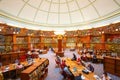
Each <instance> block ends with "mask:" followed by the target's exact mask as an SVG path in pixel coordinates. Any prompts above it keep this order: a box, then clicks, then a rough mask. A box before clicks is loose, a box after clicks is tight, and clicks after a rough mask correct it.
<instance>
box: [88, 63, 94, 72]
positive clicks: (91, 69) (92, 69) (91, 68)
mask: <svg viewBox="0 0 120 80" xmlns="http://www.w3.org/2000/svg"><path fill="white" fill-rule="evenodd" d="M87 69H88V70H90V71H91V72H94V67H93V66H92V65H91V64H88V66H87Z"/></svg>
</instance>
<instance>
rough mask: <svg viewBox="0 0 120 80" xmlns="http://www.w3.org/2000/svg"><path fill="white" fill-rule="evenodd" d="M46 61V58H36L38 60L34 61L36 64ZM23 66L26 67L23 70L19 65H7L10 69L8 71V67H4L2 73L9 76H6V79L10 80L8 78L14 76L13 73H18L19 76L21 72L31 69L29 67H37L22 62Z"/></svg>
mask: <svg viewBox="0 0 120 80" xmlns="http://www.w3.org/2000/svg"><path fill="white" fill-rule="evenodd" d="M45 60H46V59H45V58H41V59H39V58H36V59H33V62H34V63H39V62H43V61H45ZM21 64H22V65H24V66H23V67H21V68H19V67H18V65H16V64H9V65H7V66H8V67H9V68H8V69H6V66H2V67H1V72H2V73H3V74H4V75H6V74H7V76H4V77H5V78H8V76H9V77H11V75H13V74H12V72H13V71H14V72H15V73H16V75H17V74H20V73H21V71H23V70H24V69H26V68H27V67H29V66H31V65H35V64H28V62H27V61H24V62H21Z"/></svg>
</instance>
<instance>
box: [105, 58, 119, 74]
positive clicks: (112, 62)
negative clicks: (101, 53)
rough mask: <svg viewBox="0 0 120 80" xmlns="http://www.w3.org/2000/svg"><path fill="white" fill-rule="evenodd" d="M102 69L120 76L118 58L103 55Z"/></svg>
mask: <svg viewBox="0 0 120 80" xmlns="http://www.w3.org/2000/svg"><path fill="white" fill-rule="evenodd" d="M104 71H105V72H109V73H111V74H114V75H117V76H120V58H115V57H110V56H106V57H104Z"/></svg>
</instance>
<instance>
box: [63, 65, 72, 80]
mask: <svg viewBox="0 0 120 80" xmlns="http://www.w3.org/2000/svg"><path fill="white" fill-rule="evenodd" d="M69 68H70V66H65V67H64V69H63V71H64V72H65V73H66V75H67V77H68V78H70V80H73V74H72V73H71V72H70V71H69Z"/></svg>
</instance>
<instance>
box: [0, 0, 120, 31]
mask: <svg viewBox="0 0 120 80" xmlns="http://www.w3.org/2000/svg"><path fill="white" fill-rule="evenodd" d="M114 16H117V17H118V16H120V0H0V17H1V18H0V20H1V21H2V20H4V19H7V20H12V21H15V22H20V23H21V24H22V23H23V24H29V25H32V26H37V27H41V28H42V27H46V28H69V27H70V28H71V26H72V27H74V26H77V28H78V26H83V25H89V24H92V23H97V22H100V21H104V20H108V19H111V18H113V17H114ZM119 20H120V19H119ZM4 22H5V20H4ZM30 27H31V26H30ZM74 28H76V27H74ZM39 29H40V28H39Z"/></svg>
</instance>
